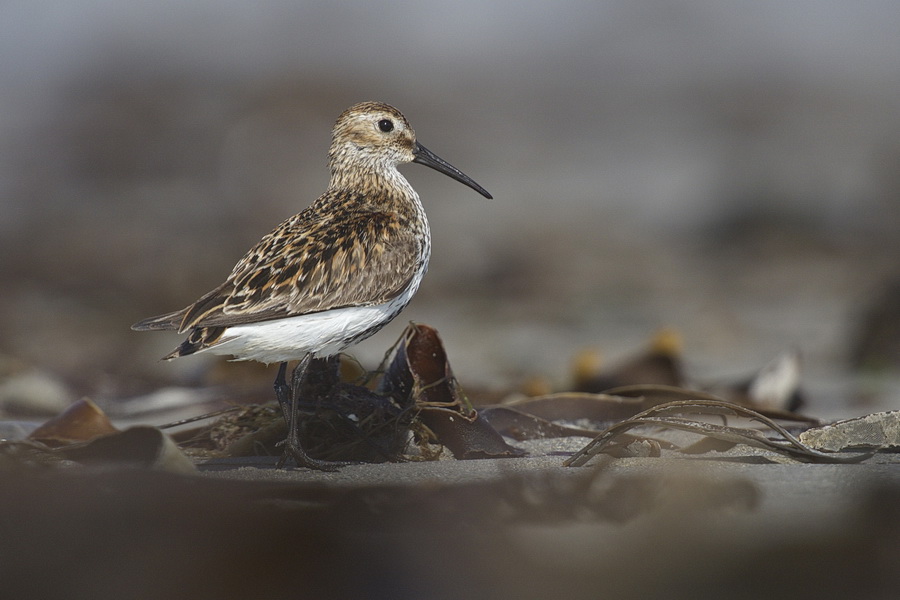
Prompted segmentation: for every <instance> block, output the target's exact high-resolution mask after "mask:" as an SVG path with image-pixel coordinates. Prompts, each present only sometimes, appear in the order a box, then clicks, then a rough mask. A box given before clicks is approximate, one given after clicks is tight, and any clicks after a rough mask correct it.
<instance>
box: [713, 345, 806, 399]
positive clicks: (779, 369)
mask: <svg viewBox="0 0 900 600" xmlns="http://www.w3.org/2000/svg"><path fill="white" fill-rule="evenodd" d="M704 389H706V390H707V391H710V392H712V393H714V394H716V395H718V396H720V397H722V398H724V399H725V400H729V401H731V402H735V403H737V404H743V405H745V406H749V407H751V408H756V409H758V410H759V409H767V410H776V411H787V412H794V411H797V410H799V409H800V408H801V407H802V406H803V405H804V403H805V401H804V398H803V392H802V390H801V389H800V352H799V351H797V350H789V351H786V352H782V353H781V354H779V355H778V356H776V357H775V358H774V359H772V360H771V361H769V363H767V364H766V365H765V366H764V367H763V368H761V369H760V370H759V371H757V372H756V373H754V374H753V375H752V376H751V377H749V378H747V379H744V380H742V381H738V382H737V383H732V384H725V385H714V386H705V387H704Z"/></svg>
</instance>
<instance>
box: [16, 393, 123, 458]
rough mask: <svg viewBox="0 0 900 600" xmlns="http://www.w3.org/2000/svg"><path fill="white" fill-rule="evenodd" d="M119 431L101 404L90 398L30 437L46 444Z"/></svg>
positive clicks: (33, 432) (53, 445) (80, 439)
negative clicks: (98, 404) (101, 407)
mask: <svg viewBox="0 0 900 600" xmlns="http://www.w3.org/2000/svg"><path fill="white" fill-rule="evenodd" d="M116 432H118V429H116V428H115V427H114V426H113V424H112V422H110V420H109V418H107V416H106V414H105V413H104V412H103V411H102V410H101V409H100V407H99V406H97V405H96V404H94V402H93V401H91V400H90V399H88V398H83V399H81V400H78V401H77V402H75V403H74V404H72V405H71V406H69V407H68V408H67V409H66V410H64V411H63V412H62V413H60V414H59V415H57V416H55V417H53V418H52V419H50V420H48V421H46V422H45V423H44V424H43V425H40V426H39V427H38V428H37V429H35V430H34V431H32V432H31V434H30V435H29V436H28V439H30V440H32V441H36V442H41V443H42V444H44V445H46V446H51V447H56V446H65V445H67V444H71V443H73V442H86V441H90V440H92V439H94V438H97V437H100V436H102V435H109V434H111V433H116Z"/></svg>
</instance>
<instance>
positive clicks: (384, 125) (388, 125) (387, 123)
mask: <svg viewBox="0 0 900 600" xmlns="http://www.w3.org/2000/svg"><path fill="white" fill-rule="evenodd" d="M378 129H380V130H382V131H383V132H385V133H387V132H389V131H393V130H394V122H393V121H391V120H390V119H382V120H380V121H378Z"/></svg>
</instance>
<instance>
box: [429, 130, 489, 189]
mask: <svg viewBox="0 0 900 600" xmlns="http://www.w3.org/2000/svg"><path fill="white" fill-rule="evenodd" d="M413 156H414V157H415V158H413V162H416V163H419V164H420V165H425V166H427V167H431V168H432V169H434V170H435V171H439V172H441V173H443V174H444V175H447V176H448V177H452V178H453V179H455V180H456V181H458V182H460V183H462V184H465V185H467V186H469V187H470V188H472V189H473V190H475V191H476V192H478V193H479V194H481V195H482V196H484V197H485V198H487V199H488V200H493V199H494V197H493V196H491V194H490V193H489V192H488V191H487V190H486V189H484V188H483V187H481V186H480V185H478V184H477V183H475V181H474V180H473V179H472V178H471V177H469V176H468V175H466V174H465V173H463V172H462V171H460V170H459V169H457V168H456V167H454V166H453V165H451V164H450V163H448V162H447V161H446V160H444V159H443V158H441V157H440V156H438V155H436V154H435V153H434V152H432V151H431V150H429V149H428V148H426V147H425V146H423V145H422V144H420V143H419V142H416V145H415V147H414V148H413Z"/></svg>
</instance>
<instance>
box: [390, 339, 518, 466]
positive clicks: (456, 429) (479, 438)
mask: <svg viewBox="0 0 900 600" xmlns="http://www.w3.org/2000/svg"><path fill="white" fill-rule="evenodd" d="M379 391H380V392H381V393H382V394H385V395H387V396H390V397H392V398H394V399H395V401H396V402H397V403H398V404H399V405H400V406H404V407H410V406H411V407H413V409H414V410H415V415H416V419H417V420H418V421H419V422H420V423H421V425H422V426H423V428H422V429H419V430H418V431H416V433H417V435H418V436H420V438H424V439H423V441H430V442H433V443H438V444H441V445H443V446H445V447H446V448H447V449H449V450H450V452H451V453H453V456H454V457H455V458H457V459H472V458H502V457H513V456H522V455H523V454H524V451H522V450H520V449H518V448H515V447H513V446H510V445H509V444H508V443H507V442H506V441H505V440H504V439H503V436H502V435H500V434H499V433H498V432H497V431H496V430H495V429H494V428H493V427H491V425H490V423H489V422H488V421H487V420H486V419H484V418H480V417H479V414H478V412H477V411H476V410H475V409H474V408H473V407H472V405H471V403H470V402H469V401H468V399H467V398H466V396H465V394H464V393H463V391H462V388H461V387H460V386H459V383H458V382H457V380H456V377H454V375H453V370H452V369H451V368H450V363H449V361H448V360H447V353H446V351H445V350H444V344H443V342H442V341H441V339H440V337H439V336H438V333H437V331H436V330H435V329H434V328H432V327H429V326H428V325H423V324H420V323H410V324H409V325H408V326H407V328H406V330H405V331H404V332H403V335H402V336H401V337H400V341H399V343H398V344H397V347H396V351H395V353H394V358H393V360H392V361H391V363H390V366H389V367H388V368H387V370H386V371H385V373H384V376H383V378H382V381H381V385H380V386H379ZM428 438H430V439H428Z"/></svg>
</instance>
